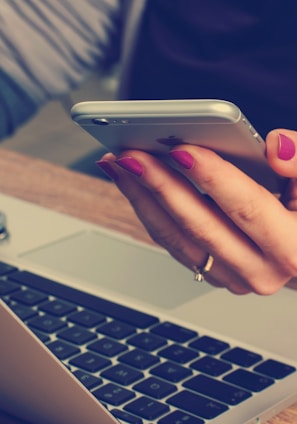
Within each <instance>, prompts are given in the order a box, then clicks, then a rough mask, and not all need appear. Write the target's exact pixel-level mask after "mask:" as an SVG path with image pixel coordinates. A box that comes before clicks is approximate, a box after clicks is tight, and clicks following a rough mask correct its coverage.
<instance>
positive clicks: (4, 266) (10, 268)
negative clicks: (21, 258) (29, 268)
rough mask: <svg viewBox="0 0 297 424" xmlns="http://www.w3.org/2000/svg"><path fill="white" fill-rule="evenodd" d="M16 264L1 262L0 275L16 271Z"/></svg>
mask: <svg viewBox="0 0 297 424" xmlns="http://www.w3.org/2000/svg"><path fill="white" fill-rule="evenodd" d="M16 270H17V268H16V267H15V266H12V265H9V264H7V263H5V262H0V275H5V274H9V273H10V272H13V271H16Z"/></svg>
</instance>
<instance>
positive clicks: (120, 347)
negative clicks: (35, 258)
mask: <svg viewBox="0 0 297 424" xmlns="http://www.w3.org/2000/svg"><path fill="white" fill-rule="evenodd" d="M0 297H1V298H2V299H3V300H4V301H5V302H6V304H7V305H8V306H9V307H10V308H11V309H12V310H13V311H14V312H15V313H16V314H17V315H18V316H19V317H20V318H21V319H22V320H23V321H24V322H25V323H26V325H27V326H28V327H29V328H31V330H32V331H33V332H34V333H35V334H36V335H37V336H38V337H39V338H40V339H41V340H42V342H44V343H45V344H46V346H47V347H48V348H49V349H50V350H51V351H52V352H53V353H54V354H55V355H56V356H57V358H59V359H60V360H61V361H62V362H63V363H64V364H65V365H66V366H67V367H68V368H69V370H70V371H71V372H72V373H73V374H74V375H75V376H76V377H77V378H78V379H79V380H80V381H81V383H83V384H84V385H85V387H87V389H89V390H90V391H91V392H92V393H93V395H94V396H95V397H96V398H97V399H98V400H99V401H100V402H101V403H103V404H104V405H105V406H107V407H108V409H109V410H110V411H111V413H112V414H113V415H114V416H115V417H116V418H118V419H119V420H121V421H122V422H125V423H131V424H141V423H148V422H154V423H158V424H180V423H187V424H203V423H205V422H211V420H212V419H215V418H216V417H218V416H219V415H221V414H223V413H224V412H226V411H228V410H229V409H230V408H233V407H235V406H236V405H238V404H240V403H242V402H244V401H245V400H247V399H249V398H250V397H251V396H254V395H256V394H257V393H259V392H262V391H263V390H265V389H266V388H267V387H269V386H271V385H273V384H276V383H277V381H278V380H281V379H284V378H286V377H287V376H289V375H290V374H292V373H293V372H295V371H296V369H295V368H294V367H292V366H291V365H289V364H285V363H281V362H278V361H276V360H274V359H271V358H263V357H262V356H261V355H260V354H258V353H256V352H251V351H248V350H246V349H243V348H241V347H239V346H230V345H229V344H228V343H226V342H225V341H223V340H218V339H216V338H213V337H211V336H209V335H206V334H198V333H197V331H195V330H193V329H191V328H185V327H182V326H180V325H177V324H175V323H173V322H164V321H161V320H159V319H158V318H157V317H155V316H152V315H149V314H146V313H144V312H140V311H137V310H134V309H132V308H128V307H125V306H122V305H119V304H116V303H113V302H111V301H108V300H105V299H102V298H99V297H96V296H93V295H90V294H87V293H85V292H81V291H79V290H76V289H73V288H70V287H67V286H65V285H62V284H59V283H57V282H54V281H52V280H49V279H47V278H44V277H41V276H38V275H36V274H32V273H30V272H27V271H20V270H18V269H17V268H16V267H13V266H10V265H8V264H5V263H3V262H0Z"/></svg>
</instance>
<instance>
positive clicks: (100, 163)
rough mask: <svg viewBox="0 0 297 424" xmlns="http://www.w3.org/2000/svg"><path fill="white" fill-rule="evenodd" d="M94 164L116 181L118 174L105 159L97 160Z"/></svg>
mask: <svg viewBox="0 0 297 424" xmlns="http://www.w3.org/2000/svg"><path fill="white" fill-rule="evenodd" d="M96 165H97V166H99V168H101V169H102V171H103V172H105V174H106V175H108V176H109V177H110V178H111V179H112V180H113V181H117V180H118V179H119V176H118V174H117V173H116V171H115V170H114V169H113V167H112V166H111V165H110V163H109V162H108V161H107V160H98V161H97V162H96Z"/></svg>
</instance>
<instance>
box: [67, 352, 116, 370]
mask: <svg viewBox="0 0 297 424" xmlns="http://www.w3.org/2000/svg"><path fill="white" fill-rule="evenodd" d="M69 363H70V364H71V365H75V366H77V367H78V368H82V369H83V370H85V371H89V372H97V371H99V370H102V369H103V368H106V367H108V366H109V365H111V361H110V360H109V359H105V358H103V357H102V356H99V355H96V354H95V353H92V352H85V353H83V354H81V355H79V356H76V357H75V358H73V359H71V361H69Z"/></svg>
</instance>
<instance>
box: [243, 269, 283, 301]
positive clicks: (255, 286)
mask: <svg viewBox="0 0 297 424" xmlns="http://www.w3.org/2000/svg"><path fill="white" fill-rule="evenodd" d="M287 280H288V278H287V277H284V275H283V276H282V277H281V276H280V275H279V274H278V273H275V272H273V273H269V272H266V273H263V274H261V273H259V274H258V273H256V274H255V275H253V277H250V278H249V280H248V284H249V286H250V287H251V288H252V290H253V292H254V293H256V294H258V295H260V296H270V295H272V294H275V293H277V292H278V291H279V290H280V289H281V288H282V287H283V286H284V285H285V284H286V282H287Z"/></svg>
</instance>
